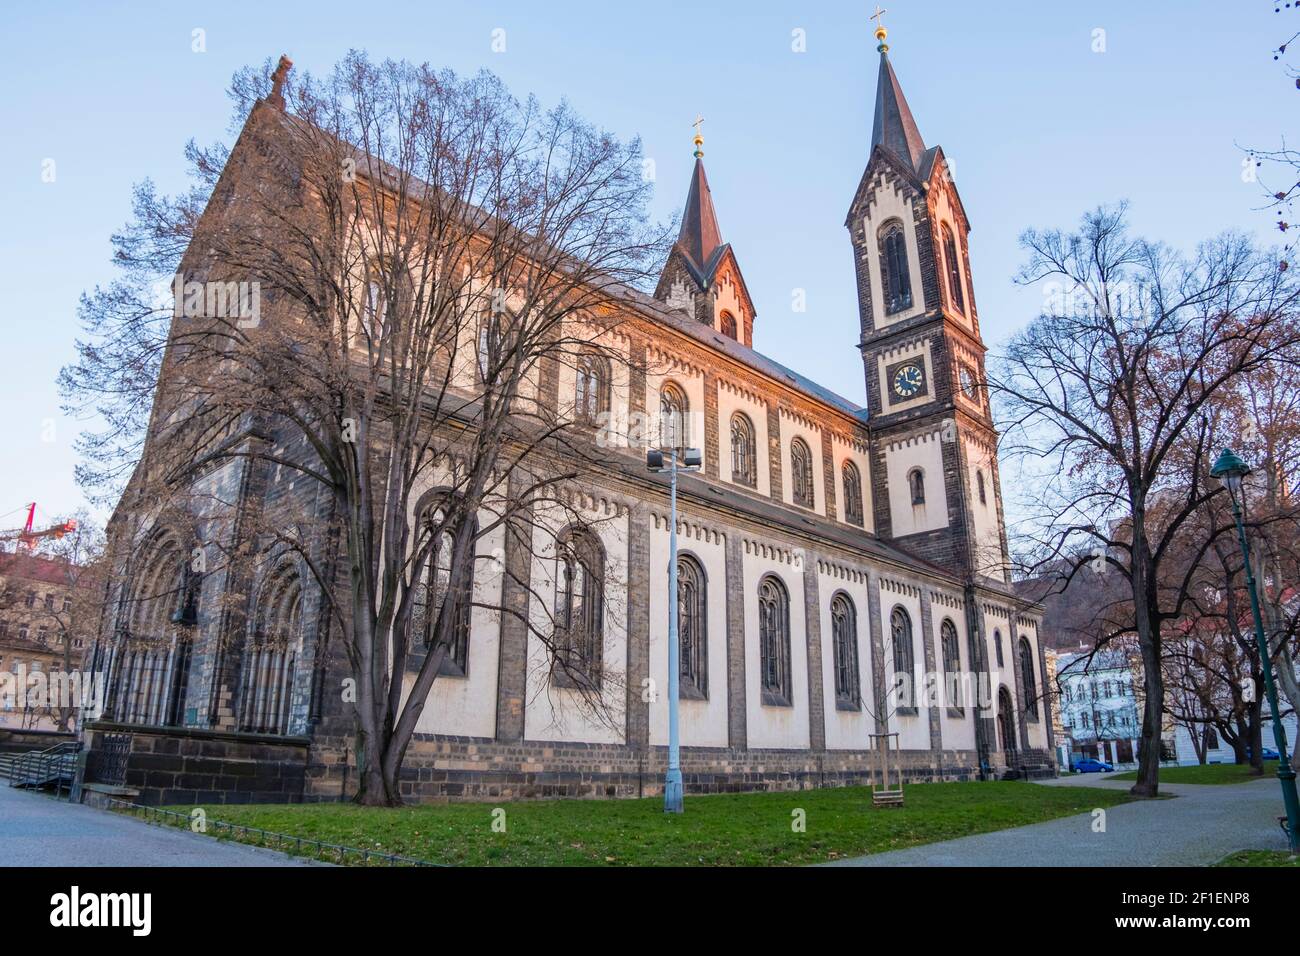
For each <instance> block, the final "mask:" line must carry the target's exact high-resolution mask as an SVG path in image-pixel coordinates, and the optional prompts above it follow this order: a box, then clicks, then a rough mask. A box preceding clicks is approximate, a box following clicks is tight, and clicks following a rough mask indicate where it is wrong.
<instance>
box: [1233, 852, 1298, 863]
mask: <svg viewBox="0 0 1300 956" xmlns="http://www.w3.org/2000/svg"><path fill="white" fill-rule="evenodd" d="M1214 865H1215V866H1300V856H1294V855H1292V854H1291V853H1290V852H1288V851H1287V850H1238V851H1237V852H1236V853H1233V854H1232V855H1230V856H1225V857H1224V858H1223V859H1222V860H1220V861H1219V862H1218V863H1216V864H1214Z"/></svg>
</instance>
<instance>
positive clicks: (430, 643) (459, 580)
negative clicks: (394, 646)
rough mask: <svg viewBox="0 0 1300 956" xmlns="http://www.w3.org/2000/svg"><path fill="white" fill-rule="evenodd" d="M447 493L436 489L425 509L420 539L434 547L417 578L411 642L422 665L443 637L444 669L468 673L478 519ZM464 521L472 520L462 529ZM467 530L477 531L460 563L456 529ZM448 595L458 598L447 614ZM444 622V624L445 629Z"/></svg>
mask: <svg viewBox="0 0 1300 956" xmlns="http://www.w3.org/2000/svg"><path fill="white" fill-rule="evenodd" d="M450 506H451V502H450V501H448V500H447V499H446V498H445V497H444V498H442V499H441V500H439V499H438V497H437V496H436V495H435V499H434V501H433V503H432V504H430V505H429V506H427V507H426V508H425V509H424V511H423V514H422V515H421V524H422V526H421V528H420V534H419V537H418V539H417V540H418V541H419V543H420V546H422V547H424V546H427V547H428V548H429V552H428V557H427V558H426V561H425V566H424V573H423V575H422V577H421V580H420V581H419V582H418V583H417V584H416V587H415V595H414V608H413V610H412V613H411V635H412V640H411V642H410V643H409V645H408V648H407V655H408V660H409V663H410V664H411V665H412V666H414V667H416V668H418V667H419V665H420V663H421V662H422V661H423V659H424V655H425V654H426V653H427V652H428V651H429V650H431V649H432V648H434V647H436V646H437V644H438V643H439V641H441V642H442V643H445V644H446V645H447V652H446V655H445V656H444V658H443V661H442V666H441V668H440V669H439V673H440V674H447V675H450V676H452V677H465V676H467V675H468V673H469V632H470V612H471V610H472V608H473V587H474V545H473V540H472V538H473V535H474V530H475V529H474V525H473V519H472V518H469V517H464V516H458V515H457V513H456V512H455V511H454V510H453V509H452V508H451V507H450ZM461 522H470V524H469V526H468V527H466V528H464V529H462V528H460V527H458V525H459V523H461ZM462 530H463V531H464V532H465V533H466V534H467V535H469V536H470V537H471V541H470V544H469V546H468V550H467V553H466V554H465V556H464V558H463V560H462V561H461V562H460V563H459V564H456V562H455V561H454V559H453V552H454V550H455V543H456V535H457V534H458V533H460V532H461V531H462ZM448 597H452V598H453V604H452V606H451V607H450V608H449V609H448V612H447V614H448V616H447V617H446V618H445V619H443V606H444V605H445V604H446V602H447V599H448ZM439 628H442V631H441V634H440V632H439Z"/></svg>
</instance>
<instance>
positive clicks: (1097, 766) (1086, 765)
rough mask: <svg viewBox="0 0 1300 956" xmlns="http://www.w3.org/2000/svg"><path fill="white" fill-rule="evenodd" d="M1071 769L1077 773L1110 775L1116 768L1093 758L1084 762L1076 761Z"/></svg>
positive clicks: (1083, 760)
mask: <svg viewBox="0 0 1300 956" xmlns="http://www.w3.org/2000/svg"><path fill="white" fill-rule="evenodd" d="M1070 769H1071V770H1073V771H1074V772H1075V773H1110V772H1111V771H1112V770H1114V769H1115V768H1114V767H1112V766H1111V765H1110V764H1108V763H1103V762H1102V761H1100V760H1096V759H1094V758H1092V757H1084V758H1083V759H1082V760H1076V761H1075V763H1074V766H1072V767H1071V768H1070Z"/></svg>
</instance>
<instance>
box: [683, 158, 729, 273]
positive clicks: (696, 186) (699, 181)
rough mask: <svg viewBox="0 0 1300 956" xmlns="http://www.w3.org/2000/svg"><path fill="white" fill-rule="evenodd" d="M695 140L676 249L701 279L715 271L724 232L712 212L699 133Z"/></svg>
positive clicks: (711, 196)
mask: <svg viewBox="0 0 1300 956" xmlns="http://www.w3.org/2000/svg"><path fill="white" fill-rule="evenodd" d="M696 140H697V142H696V149H695V171H694V172H693V173H692V174H691V191H690V193H689V194H687V196H686V209H685V210H684V211H683V212H682V228H681V231H680V232H679V233H678V234H677V245H678V247H680V248H681V250H682V252H684V253H686V256H687V258H689V259H690V260H691V265H692V266H694V267H695V270H696V271H697V272H698V273H699V274H700V276H701V277H702V278H707V277H708V276H709V274H710V272H711V271H712V268H711V267H712V265H713V262H712V261H711V260H712V259H713V256H714V253H716V252H717V251H718V249H719V248H720V247H721V246H722V230H721V229H720V228H719V227H718V216H717V213H715V212H714V211H713V194H712V193H711V192H710V191H709V180H708V177H707V176H705V175H704V158H703V153H702V151H701V150H700V148H699V146H700V143H701V142H702V141H703V140H702V138H701V137H700V136H699V135H698V133H697V134H696Z"/></svg>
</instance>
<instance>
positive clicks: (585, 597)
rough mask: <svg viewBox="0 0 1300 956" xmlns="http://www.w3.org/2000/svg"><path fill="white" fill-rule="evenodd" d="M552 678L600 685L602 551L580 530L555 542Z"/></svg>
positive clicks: (602, 622)
mask: <svg viewBox="0 0 1300 956" xmlns="http://www.w3.org/2000/svg"><path fill="white" fill-rule="evenodd" d="M557 572H558V573H557V589H558V594H557V596H556V608H555V627H556V641H555V645H556V646H555V652H556V653H555V657H556V664H557V665H558V666H557V667H556V669H555V671H554V674H553V676H554V677H555V678H556V682H557V683H559V684H562V685H567V686H577V685H578V684H580V683H586V684H587V685H596V686H599V684H600V677H601V664H602V663H603V657H604V639H603V637H604V619H605V549H604V548H603V547H602V546H601V543H600V541H599V540H598V539H597V538H596V536H595V535H594V534H592V533H591V532H590V531H588V530H586V529H585V528H576V527H575V528H570V529H569V530H568V531H566V532H565V533H564V534H562V535H561V536H560V542H559V558H558V567H557Z"/></svg>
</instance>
